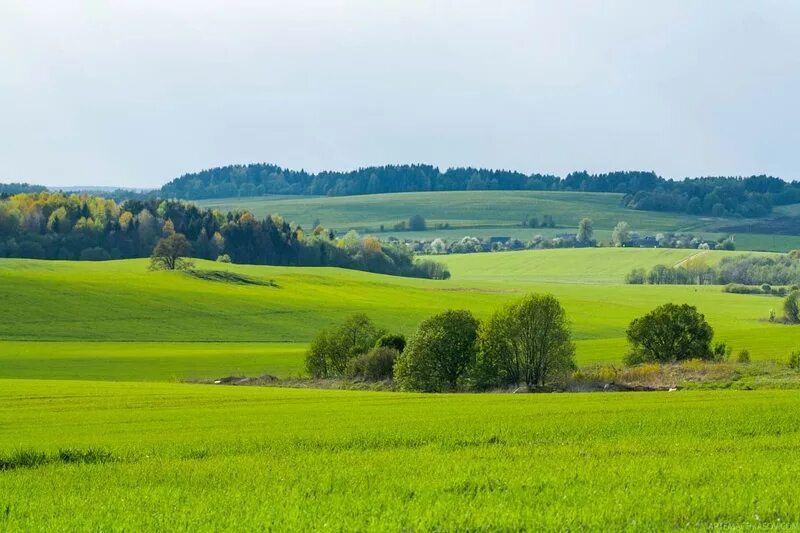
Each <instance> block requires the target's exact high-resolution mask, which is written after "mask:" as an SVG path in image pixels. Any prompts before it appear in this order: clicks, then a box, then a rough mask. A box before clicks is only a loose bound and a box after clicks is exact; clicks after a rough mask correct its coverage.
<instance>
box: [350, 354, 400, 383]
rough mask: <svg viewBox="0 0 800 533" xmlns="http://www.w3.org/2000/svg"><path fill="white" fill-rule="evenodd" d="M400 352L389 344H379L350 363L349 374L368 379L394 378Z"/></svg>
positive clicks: (352, 376) (353, 376)
mask: <svg viewBox="0 0 800 533" xmlns="http://www.w3.org/2000/svg"><path fill="white" fill-rule="evenodd" d="M399 356H400V352H399V351H397V350H396V349H394V348H390V347H388V346H378V347H375V348H373V349H372V350H370V351H369V352H367V353H365V354H361V355H359V356H358V357H356V358H355V359H353V360H352V361H351V363H350V368H349V372H348V374H349V376H350V377H351V378H361V379H365V380H367V381H383V380H387V379H392V374H393V372H394V364H395V362H396V361H397V358H398V357H399Z"/></svg>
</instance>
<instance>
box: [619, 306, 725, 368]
mask: <svg viewBox="0 0 800 533" xmlns="http://www.w3.org/2000/svg"><path fill="white" fill-rule="evenodd" d="M626 333H627V336H628V342H629V343H630V345H631V351H630V353H629V354H628V355H627V356H626V357H625V362H626V363H627V364H638V363H645V362H659V363H671V362H675V361H682V360H684V359H714V353H713V351H712V349H711V339H712V338H713V337H714V330H713V329H712V328H711V326H710V325H709V324H708V322H706V319H705V316H703V315H702V314H701V313H699V312H698V311H697V308H696V307H694V306H691V305H687V304H683V305H675V304H671V303H670V304H664V305H662V306H659V307H656V308H655V309H654V310H652V311H650V312H649V313H647V314H646V315H644V316H642V317H639V318H636V319H634V320H633V322H631V324H630V326H628V330H627V332H626Z"/></svg>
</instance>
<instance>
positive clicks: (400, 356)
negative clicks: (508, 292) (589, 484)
mask: <svg viewBox="0 0 800 533" xmlns="http://www.w3.org/2000/svg"><path fill="white" fill-rule="evenodd" d="M574 353H575V347H574V344H573V343H572V340H571V334H570V329H569V326H568V322H567V317H566V313H565V311H564V309H563V308H562V307H561V305H560V303H559V302H558V300H556V299H555V298H554V297H553V296H550V295H541V294H532V295H529V296H527V297H525V298H523V299H521V300H519V301H517V302H513V303H511V304H509V305H507V306H506V307H504V308H502V309H500V310H498V311H497V312H496V313H495V314H493V315H492V316H491V317H490V318H489V320H487V321H486V322H484V323H481V322H480V321H479V320H478V319H477V318H475V317H474V316H473V315H472V313H471V312H469V311H466V310H447V311H444V312H442V313H439V314H437V315H435V316H432V317H430V318H428V319H426V320H424V321H423V322H422V323H420V325H419V326H418V327H417V329H416V331H415V332H414V334H413V335H412V336H411V337H410V338H409V340H408V343H407V344H406V343H405V339H403V338H402V337H397V336H391V335H386V334H385V333H384V332H382V331H381V330H380V329H378V328H377V327H375V326H374V324H373V323H372V322H371V321H370V320H369V318H367V317H366V316H364V315H361V314H358V315H353V316H352V317H350V318H348V319H347V320H345V322H344V323H343V324H342V325H340V326H338V327H336V328H334V329H324V330H322V331H321V332H320V333H319V334H318V335H317V337H316V338H315V339H314V341H313V342H312V343H311V347H310V348H309V351H308V353H307V355H306V369H307V371H308V373H309V374H310V375H311V376H312V377H316V378H327V377H351V378H352V377H363V378H365V379H371V378H370V376H378V379H385V378H386V377H387V376H388V377H393V378H394V380H395V382H396V383H397V385H398V386H399V388H401V389H403V390H417V391H425V392H441V391H455V390H485V389H492V388H507V387H516V386H518V385H527V386H528V387H529V388H531V389H532V388H537V387H542V386H545V385H548V384H550V383H552V382H554V381H555V380H559V379H560V378H563V377H564V376H565V374H566V373H568V372H569V371H571V370H572V369H574V367H575V363H574ZM390 363H391V364H390Z"/></svg>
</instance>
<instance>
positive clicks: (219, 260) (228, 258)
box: [217, 254, 231, 263]
mask: <svg viewBox="0 0 800 533" xmlns="http://www.w3.org/2000/svg"><path fill="white" fill-rule="evenodd" d="M230 262H231V256H229V255H228V254H222V255H218V256H217V263H230Z"/></svg>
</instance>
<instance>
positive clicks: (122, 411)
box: [0, 248, 800, 531]
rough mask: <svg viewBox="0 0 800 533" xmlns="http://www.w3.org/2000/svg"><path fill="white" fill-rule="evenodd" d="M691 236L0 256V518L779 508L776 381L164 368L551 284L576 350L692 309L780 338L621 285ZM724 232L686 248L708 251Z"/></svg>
mask: <svg viewBox="0 0 800 533" xmlns="http://www.w3.org/2000/svg"><path fill="white" fill-rule="evenodd" d="M697 253H698V252H696V251H694V250H661V249H650V250H642V249H616V248H596V249H571V250H547V251H527V252H505V253H488V254H471V255H461V256H459V255H450V256H443V257H440V258H439V259H441V260H443V261H445V262H447V264H448V266H449V268H450V269H451V271H452V274H453V277H452V278H451V279H450V280H447V281H432V280H422V279H409V278H401V277H392V276H383V275H376V274H370V273H365V272H357V271H350V270H341V269H333V268H296V267H269V266H248V265H229V264H221V263H212V262H207V261H198V262H197V267H198V268H201V269H227V270H230V271H233V272H236V273H238V274H241V275H244V276H249V277H250V278H251V279H253V280H262V281H268V280H269V281H272V283H271V284H236V283H230V282H220V281H210V280H208V279H202V278H198V277H196V276H193V275H191V274H189V273H182V272H148V271H147V261H146V260H125V261H107V262H98V263H92V262H60V261H35V260H23V259H5V260H0V299H2V301H3V302H8V303H9V304H8V305H4V306H1V307H0V530H8V531H52V530H60V531H63V530H67V531H70V530H100V531H106V530H108V531H139V530H159V531H161V530H180V531H205V530H222V529H235V530H296V531H299V530H323V531H343V530H347V531H350V530H375V531H385V530H390V531H399V530H407V531H427V530H447V531H465V530H469V531H471V530H515V531H516V530H531V529H533V530H559V531H561V530H565V529H567V530H573V529H588V530H623V529H635V530H664V529H674V528H686V529H694V530H706V529H711V528H719V529H731V528H747V529H763V528H768V529H781V528H788V529H794V528H798V527H800V494H798V492H797V491H796V490H795V489H794V488H793V487H794V485H795V484H796V483H795V481H796V479H797V476H798V475H800V467H798V464H800V463H798V462H797V461H796V457H797V454H798V452H799V451H800V439H798V437H800V417H798V416H797V415H796V413H797V411H798V408H800V396H798V394H797V393H796V391H774V390H773V391H770V390H761V391H750V392H744V391H715V392H703V391H680V392H676V393H605V394H600V393H595V394H561V395H558V394H556V395H512V394H462V395H444V394H439V395H423V394H409V393H387V392H382V393H376V392H359V391H337V390H329V391H324V390H313V389H284V388H269V387H230V386H214V385H191V384H187V383H180V382H181V381H184V380H191V379H199V378H205V379H208V378H218V377H223V376H228V375H249V376H255V375H261V374H265V373H269V374H273V375H276V376H280V377H289V376H298V375H301V374H302V373H303V353H304V350H305V348H306V346H307V342H308V341H309V340H310V339H311V338H312V337H313V336H314V334H315V333H316V332H317V331H318V330H319V329H320V328H322V327H324V326H327V325H331V324H333V323H335V322H337V321H339V320H341V319H342V318H344V317H345V316H347V315H348V314H350V313H353V312H356V311H362V312H365V313H367V314H369V315H370V316H371V317H372V318H373V319H374V320H375V321H376V322H377V323H378V324H379V325H382V326H384V327H387V328H390V329H392V330H396V331H400V332H403V333H406V334H408V333H411V332H412V331H413V330H414V328H415V327H416V325H417V324H418V323H419V322H420V321H421V320H422V319H424V318H426V317H428V316H430V315H431V314H433V313H435V312H437V311H440V310H442V309H445V308H447V307H452V308H466V309H471V310H472V311H473V312H474V313H475V314H476V315H478V316H479V317H481V318H485V317H487V316H488V315H489V314H490V313H491V312H492V311H493V310H494V309H496V308H498V307H499V306H501V305H502V304H503V303H505V302H507V301H509V300H510V299H512V298H517V297H519V296H521V295H523V294H526V293H528V292H531V291H538V292H550V293H553V294H555V295H556V296H557V297H558V298H559V299H560V300H561V301H562V303H563V305H564V306H565V308H566V310H567V313H568V315H569V318H570V320H571V322H572V328H573V331H574V337H575V339H576V344H577V358H578V363H579V364H580V365H586V364H591V363H600V362H602V363H619V362H620V361H621V358H622V356H623V354H624V353H625V351H626V343H625V338H624V331H625V327H626V326H627V324H628V323H629V322H630V320H631V319H633V318H634V317H636V316H638V315H641V314H643V313H644V312H646V311H648V310H650V309H652V308H653V307H655V306H656V305H658V304H660V303H665V302H678V303H683V302H687V303H691V304H695V305H697V306H698V307H699V308H700V310H701V311H703V312H704V313H706V315H707V317H708V319H709V321H710V323H711V324H712V326H714V327H715V328H716V331H717V338H718V339H720V340H726V341H728V342H730V343H731V344H732V345H733V347H734V348H736V349H741V348H748V349H749V350H750V352H751V355H752V357H753V359H755V360H758V359H761V360H765V359H777V360H780V361H785V360H786V357H787V355H788V353H789V352H790V351H791V350H793V349H798V348H800V334H798V330H797V329H796V328H794V327H791V326H783V325H779V324H772V323H769V322H768V321H766V320H765V319H766V317H767V315H768V312H769V309H771V308H776V309H777V308H779V307H780V304H781V300H780V299H778V298H774V297H769V296H753V295H737V294H727V293H723V292H722V291H721V289H720V288H719V287H690V286H634V285H625V284H624V283H623V278H624V275H625V274H626V273H627V272H628V271H629V270H630V269H631V268H633V267H639V266H641V267H651V266H652V265H655V264H658V263H663V264H667V265H676V264H679V263H681V262H683V261H685V260H687V259H688V258H690V257H693V256H694V255H695V254H697ZM731 253H738V252H705V253H703V257H704V259H705V260H706V261H707V262H708V263H709V264H714V263H716V262H717V261H719V260H720V259H721V258H722V257H724V256H726V255H730V254H731Z"/></svg>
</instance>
